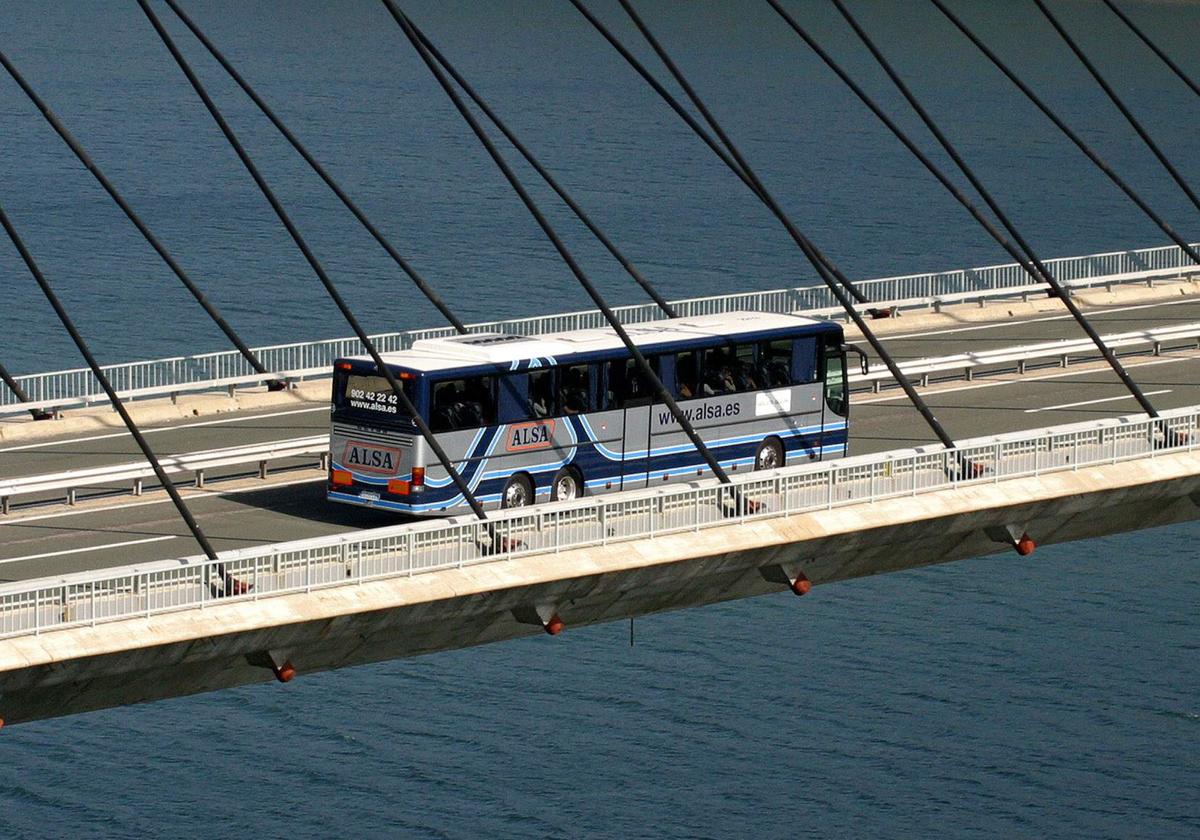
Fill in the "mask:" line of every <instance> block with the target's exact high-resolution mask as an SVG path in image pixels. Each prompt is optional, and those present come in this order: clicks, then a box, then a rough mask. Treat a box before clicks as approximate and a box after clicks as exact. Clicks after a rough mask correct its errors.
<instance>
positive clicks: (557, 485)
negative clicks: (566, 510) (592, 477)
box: [550, 467, 583, 502]
mask: <svg viewBox="0 0 1200 840" xmlns="http://www.w3.org/2000/svg"><path fill="white" fill-rule="evenodd" d="M582 495H583V482H582V481H580V479H579V473H577V472H575V470H573V469H571V468H570V467H563V468H562V469H561V470H559V471H558V473H557V474H556V475H555V476H554V483H553V484H551V485H550V498H551V499H552V500H553V501H556V502H569V501H571V500H572V499H578V498H579V497H580V496H582Z"/></svg>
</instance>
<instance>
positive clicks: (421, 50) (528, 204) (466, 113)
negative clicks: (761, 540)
mask: <svg viewBox="0 0 1200 840" xmlns="http://www.w3.org/2000/svg"><path fill="white" fill-rule="evenodd" d="M381 1H382V3H383V5H384V6H385V7H387V10H388V11H389V12H390V13H391V15H392V17H393V18H395V20H396V23H397V24H399V26H400V28H401V29H402V30H403V32H404V34H405V36H406V37H407V38H408V40H409V41H410V42H411V43H412V45H413V47H414V48H415V49H416V51H417V53H418V55H420V57H421V60H422V61H424V62H425V65H426V66H427V67H428V68H429V70H430V72H431V73H433V76H434V78H435V79H436V80H437V82H438V84H439V85H440V86H441V88H442V90H443V91H445V93H446V95H447V96H448V97H449V98H450V101H451V102H452V103H453V104H454V106H455V108H457V109H458V112H459V113H460V114H461V115H462V117H463V119H464V120H466V122H467V124H468V125H469V126H470V128H471V131H473V132H474V133H475V136H476V137H477V138H479V142H480V143H481V144H483V147H484V149H486V150H487V153H488V154H489V155H490V156H491V158H492V160H493V161H495V163H496V166H497V167H499V169H500V171H501V173H503V175H504V177H505V179H506V180H507V181H508V183H509V184H510V185H511V186H512V188H513V191H514V192H516V193H517V196H518V197H519V198H520V199H521V202H522V203H523V204H524V205H525V208H526V209H527V210H528V211H529V213H530V215H532V216H533V218H534V220H535V221H536V222H537V224H538V226H539V227H540V228H541V229H542V232H543V233H545V234H546V238H547V239H549V240H550V242H551V244H552V245H553V246H554V248H555V250H556V251H558V254H559V256H560V257H562V260H563V262H565V263H566V264H567V267H568V268H569V269H570V270H571V273H572V274H574V275H575V279H576V280H578V281H579V285H580V286H582V287H583V290H584V291H585V292H587V295H588V297H590V298H591V299H592V302H593V303H595V304H596V307H597V308H598V309H599V310H600V312H601V313H602V314H603V315H604V318H605V319H606V320H607V321H608V323H609V326H611V327H612V328H613V331H614V332H615V333H616V334H617V337H618V338H620V339H621V343H622V344H624V345H625V349H626V350H628V351H629V353H630V355H631V356H633V359H634V361H635V362H636V363H637V365H638V367H639V368H640V369H641V371H642V373H643V375H645V376H646V378H647V379H648V380H649V382H650V385H651V387H652V388H653V389H654V392H655V395H656V396H657V397H658V398H659V400H660V401H662V402H663V403H664V404H666V406H667V410H668V411H670V412H671V416H672V417H674V418H675V422H677V423H678V424H679V426H680V428H682V429H683V431H684V433H685V434H686V435H687V436H688V439H689V440H691V442H692V445H694V446H695V447H696V451H697V452H699V453H700V456H701V457H702V458H703V459H704V461H705V463H707V464H708V467H709V469H711V470H712V471H713V474H714V475H715V476H717V478H719V479H720V480H721V483H723V484H730V483H732V481H731V479H730V478H729V474H728V473H727V472H725V468H724V467H722V466H721V463H720V462H719V461H718V460H717V459H716V457H715V456H714V455H713V454H712V452H710V451H709V449H708V447H707V446H706V445H705V443H704V441H703V440H701V438H700V435H699V434H698V433H697V432H696V430H695V428H693V426H692V424H691V422H690V421H689V420H688V418H687V415H686V414H684V413H683V410H682V409H681V408H680V407H679V404H678V403H676V402H675V399H674V397H672V396H671V394H670V393H669V392H668V391H667V389H666V386H664V385H663V383H662V380H661V379H659V378H658V375H657V374H655V372H654V369H653V368H651V367H650V362H649V361H648V360H647V359H646V357H645V356H644V355H642V352H641V351H640V350H639V349H638V347H637V345H636V344H634V343H633V339H631V338H630V337H629V333H627V332H626V331H625V328H624V327H623V326H622V325H621V321H620V319H618V318H617V316H616V314H615V313H614V312H613V311H612V309H611V308H609V306H608V304H607V303H606V302H605V300H604V298H603V297H602V296H601V294H600V292H599V291H598V290H597V289H596V287H595V286H594V285H592V281H591V280H589V279H588V276H587V275H586V274H585V273H584V271H583V268H582V267H581V266H580V265H579V263H578V262H577V261H576V260H575V257H574V256H573V255H572V254H571V252H570V251H569V250H568V249H567V246H566V244H565V243H564V242H563V241H562V239H561V238H560V237H559V235H558V233H557V232H556V231H555V230H554V227H553V226H552V225H551V224H550V222H549V220H548V219H547V218H546V217H545V216H544V215H543V214H542V211H541V210H540V209H539V208H538V206H537V204H536V203H535V202H534V200H533V198H532V197H531V196H530V195H529V193H528V191H526V189H525V187H524V185H522V184H521V181H520V180H519V179H518V178H517V176H516V174H515V173H514V172H513V170H512V168H511V167H510V166H509V165H508V162H507V161H505V159H504V157H503V155H501V154H500V152H499V150H498V149H497V148H496V145H495V144H494V143H493V142H492V140H491V138H490V137H488V135H487V132H485V131H484V130H483V128H482V126H480V124H479V121H478V120H476V119H475V116H474V115H473V114H472V113H471V111H470V109H469V108H467V106H466V103H464V102H463V100H462V98H461V97H460V96H459V95H458V93H457V91H455V89H454V87H453V85H451V84H450V80H449V79H448V78H447V77H446V75H445V74H444V73H443V72H442V70H441V68H440V67H439V65H438V62H436V61H435V60H434V58H433V56H432V54H431V53H430V51H429V50H428V49H427V48H426V47H425V39H424V37H423V36H421V35H419V34H418V33H417V30H416V29H415V27H414V25H413V23H412V22H411V21H410V20H409V19H408V18H407V17H406V16H405V14H404V12H402V11H400V9H399V8H397V6H396V4H395V3H394V2H393V0H381Z"/></svg>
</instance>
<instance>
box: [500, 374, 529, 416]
mask: <svg viewBox="0 0 1200 840" xmlns="http://www.w3.org/2000/svg"><path fill="white" fill-rule="evenodd" d="M496 381H497V382H498V383H499V393H498V394H497V396H498V397H499V400H498V402H499V405H498V406H497V414H498V415H499V420H500V422H501V423H517V422H520V421H521V420H528V419H529V416H530V415H529V393H530V385H529V374H527V373H525V372H524V371H522V372H520V373H509V374H504V375H501V376H498V377H496Z"/></svg>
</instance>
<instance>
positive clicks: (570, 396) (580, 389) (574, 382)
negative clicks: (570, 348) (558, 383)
mask: <svg viewBox="0 0 1200 840" xmlns="http://www.w3.org/2000/svg"><path fill="white" fill-rule="evenodd" d="M564 379H565V382H564V384H563V389H562V399H563V409H564V410H565V411H566V412H567V414H579V413H580V412H584V411H587V410H588V403H589V402H591V401H590V400H589V399H588V369H587V366H586V365H576V366H575V367H570V368H567V370H566V376H565V377H564Z"/></svg>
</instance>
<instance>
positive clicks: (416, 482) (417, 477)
mask: <svg viewBox="0 0 1200 840" xmlns="http://www.w3.org/2000/svg"><path fill="white" fill-rule="evenodd" d="M412 486H413V487H424V486H425V468H424V467H413V470H412Z"/></svg>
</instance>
